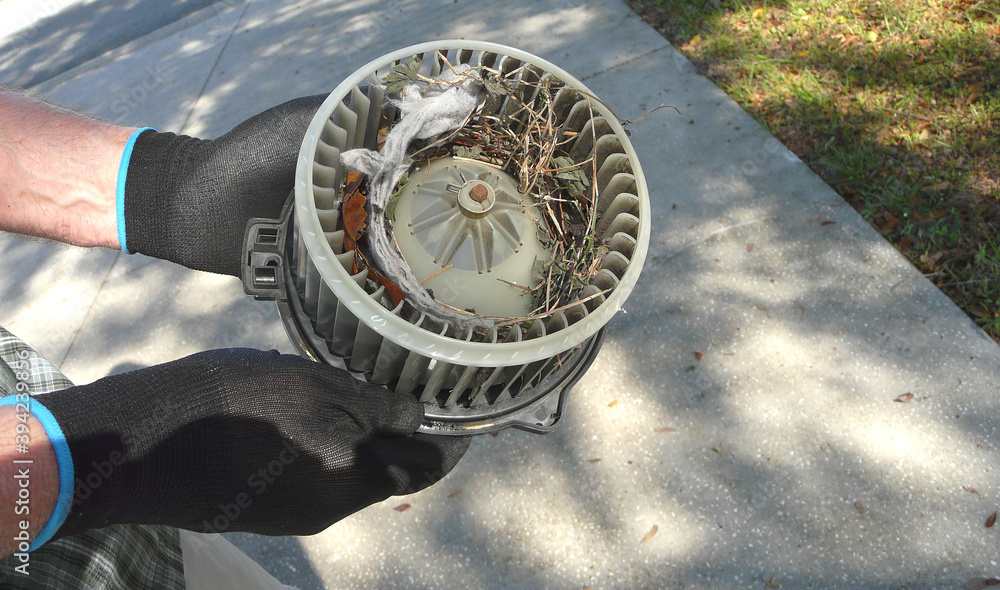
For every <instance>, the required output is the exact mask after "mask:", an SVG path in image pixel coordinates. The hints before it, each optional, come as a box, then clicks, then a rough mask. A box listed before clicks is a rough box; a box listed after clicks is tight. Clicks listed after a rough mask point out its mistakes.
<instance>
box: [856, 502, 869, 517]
mask: <svg viewBox="0 0 1000 590" xmlns="http://www.w3.org/2000/svg"><path fill="white" fill-rule="evenodd" d="M854 507H855V508H856V509H857V510H858V512H860V513H861V514H864V513H865V512H868V509H867V508H865V505H864V504H862V503H861V502H855V503H854Z"/></svg>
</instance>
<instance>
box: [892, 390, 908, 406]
mask: <svg viewBox="0 0 1000 590" xmlns="http://www.w3.org/2000/svg"><path fill="white" fill-rule="evenodd" d="M912 399H913V394H912V393H904V394H903V395H901V396H899V397H897V398H896V399H894V400H892V401H896V402H899V403H901V404H905V403H906V402H908V401H910V400H912Z"/></svg>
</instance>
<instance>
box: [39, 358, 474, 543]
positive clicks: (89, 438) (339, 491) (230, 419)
mask: <svg viewBox="0 0 1000 590" xmlns="http://www.w3.org/2000/svg"><path fill="white" fill-rule="evenodd" d="M32 404H33V405H35V406H37V405H39V404H41V405H42V406H44V408H47V409H48V411H49V412H50V413H51V415H52V417H53V418H54V419H55V421H56V422H57V423H58V425H59V428H61V429H62V432H63V434H64V435H65V439H66V441H67V443H68V447H69V454H70V455H71V456H72V461H71V463H72V467H73V473H74V476H73V480H74V482H75V485H74V488H75V495H74V497H73V499H72V505H71V506H70V508H69V513H68V515H67V516H66V519H65V522H64V523H63V524H62V526H61V527H60V528H59V529H58V532H57V533H56V535H55V536H56V537H62V536H68V535H73V534H77V533H81V532H83V531H85V530H88V529H91V528H100V527H104V526H108V525H111V524H121V523H133V524H164V525H171V526H175V527H179V528H185V529H190V530H194V531H199V532H223V531H246V532H253V533H259V534H265V535H310V534H314V533H317V532H319V531H322V530H323V529H325V528H326V527H328V526H330V525H331V524H333V523H334V522H337V521H338V520H340V519H342V518H344V517H346V516H347V515H349V514H351V513H353V512H355V511H357V510H360V509H362V508H364V507H365V506H368V505H369V504H372V503H374V502H378V501H381V500H384V499H385V498H387V497H389V496H391V495H396V494H404V493H410V492H414V491H417V490H420V489H423V488H425V487H427V486H429V485H431V484H432V483H434V482H435V481H437V480H439V479H440V478H441V477H443V476H444V475H445V474H447V473H448V472H449V471H450V470H451V469H452V467H454V466H455V464H456V463H457V462H458V460H459V459H460V458H461V457H462V455H463V454H464V453H465V451H466V449H467V448H468V446H469V439H468V438H454V437H444V436H428V435H424V434H414V431H415V430H416V428H417V427H418V426H419V425H420V423H421V420H422V419H423V407H422V405H421V404H420V403H419V402H417V400H416V399H414V398H413V396H410V395H404V394H398V393H394V392H391V391H388V390H386V389H384V388H382V387H377V386H374V385H369V384H367V383H364V382H361V381H359V380H357V379H355V378H353V377H351V376H350V374H348V373H346V372H344V371H341V370H339V369H335V368H333V367H330V366H327V365H322V364H319V363H314V362H310V361H307V360H304V359H301V358H299V357H295V356H289V355H279V354H278V353H277V352H276V351H271V352H261V351H257V350H250V349H231V350H215V351H209V352H204V353H199V354H195V355H192V356H189V357H186V358H183V359H180V360H177V361H173V362H170V363H166V364H163V365H157V366H153V367H148V368H145V369H140V370H137V371H133V372H130V373H125V374H121V375H114V376H110V377H105V378H104V379H101V380H99V381H96V382H94V383H91V384H89V385H81V386H77V387H72V388H69V389H65V390H62V391H57V392H53V393H50V394H47V395H44V396H38V397H36V398H34V399H33V400H32ZM36 415H38V414H37V413H36ZM43 424H45V421H44V420H43ZM46 430H50V427H49V426H46ZM49 434H50V438H52V433H51V431H50V432H49ZM57 453H58V448H57ZM59 469H60V474H61V475H63V474H64V473H65V471H64V470H65V469H66V466H65V465H63V461H62V460H60V465H59ZM61 502H62V500H61ZM58 513H59V508H58V507H57V509H56V512H55V514H58ZM53 518H57V516H53Z"/></svg>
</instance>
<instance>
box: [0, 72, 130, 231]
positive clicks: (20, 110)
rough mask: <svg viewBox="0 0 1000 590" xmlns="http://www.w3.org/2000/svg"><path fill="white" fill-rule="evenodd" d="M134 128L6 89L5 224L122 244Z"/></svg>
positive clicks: (1, 221)
mask: <svg viewBox="0 0 1000 590" xmlns="http://www.w3.org/2000/svg"><path fill="white" fill-rule="evenodd" d="M133 131H134V129H133V128H123V127H117V126H114V125H111V124H108V123H103V122H100V121H97V120H94V119H92V118H89V117H86V116H83V115H79V114H76V113H73V112H70V111H67V110H65V109H61V108H56V107H53V106H50V105H48V104H44V103H41V102H39V101H36V100H33V99H30V98H28V97H25V96H22V95H19V94H16V93H13V92H0V144H3V145H5V146H7V149H5V150H4V152H5V153H4V155H3V157H2V158H0V166H2V168H3V172H4V179H5V180H6V181H7V182H6V183H4V184H3V185H0V205H2V206H0V229H4V230H8V231H13V232H17V233H23V234H29V235H35V236H39V237H43V238H48V239H53V240H58V241H61V242H66V243H69V244H73V245H77V246H104V247H108V248H118V236H117V225H116V222H117V218H116V210H115V189H116V186H117V180H118V170H119V164H120V160H121V155H122V150H123V148H124V146H125V143H126V142H127V140H128V138H129V136H130V135H131V134H132V132H133ZM12 146H13V147H12Z"/></svg>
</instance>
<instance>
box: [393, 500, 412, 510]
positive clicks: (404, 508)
mask: <svg viewBox="0 0 1000 590" xmlns="http://www.w3.org/2000/svg"><path fill="white" fill-rule="evenodd" d="M410 506H411V505H410V504H407V503H406V502H403V503H402V504H400V505H399V506H396V507H395V508H393V510H395V511H396V512H406V511H407V510H409V509H410Z"/></svg>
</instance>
